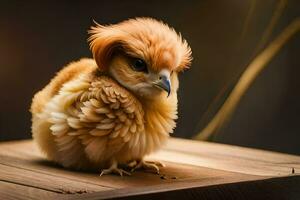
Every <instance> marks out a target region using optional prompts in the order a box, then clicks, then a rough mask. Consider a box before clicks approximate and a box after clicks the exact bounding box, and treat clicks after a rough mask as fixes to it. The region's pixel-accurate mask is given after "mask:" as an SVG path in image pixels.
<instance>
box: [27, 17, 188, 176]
mask: <svg viewBox="0 0 300 200" xmlns="http://www.w3.org/2000/svg"><path fill="white" fill-rule="evenodd" d="M91 34H92V35H91V38H90V41H91V49H92V52H93V55H94V59H87V58H86V59H81V60H79V61H77V62H73V63H71V64H69V65H68V66H66V67H65V68H64V69H62V70H61V71H60V72H59V73H58V74H57V75H56V76H55V77H54V78H53V79H52V80H51V82H50V83H49V84H48V85H47V86H46V87H45V88H44V89H43V90H41V91H40V92H38V93H37V94H36V95H35V96H34V98H33V101H32V106H31V112H32V133H33V138H34V140H35V141H36V142H37V144H38V146H39V147H40V149H41V150H42V151H43V152H44V153H45V154H46V156H47V157H48V159H50V160H53V161H55V162H57V163H60V164H61V165H63V166H64V167H69V168H76V169H96V170H97V169H104V170H102V173H103V174H106V173H111V172H115V173H119V174H121V175H122V174H123V173H126V174H128V172H126V171H124V170H123V169H119V168H118V165H119V164H129V163H130V162H134V161H136V165H135V166H134V167H135V168H138V167H143V166H144V167H150V168H154V169H156V170H158V167H157V164H156V163H151V162H145V161H144V160H143V157H144V156H145V155H147V154H149V153H151V152H153V151H155V150H158V149H159V148H160V147H161V146H162V145H163V144H164V143H165V142H166V140H167V138H168V137H169V133H171V132H172V131H173V129H174V128H175V125H176V123H175V120H176V118H177V89H178V78H177V72H179V71H181V70H183V69H184V68H186V67H187V66H188V65H189V63H190V60H191V56H190V54H191V50H190V48H189V47H188V45H187V43H186V41H185V40H183V39H182V38H181V37H180V36H179V35H177V34H176V32H175V31H174V30H173V29H171V28H169V27H168V26H167V25H165V24H163V23H161V22H158V21H156V20H153V19H149V18H137V19H132V20H127V21H125V22H122V23H119V24H116V25H110V26H101V25H97V26H96V27H92V29H91ZM132 60H134V61H132ZM132 62H137V63H132ZM132 65H134V67H132ZM140 68H141V69H143V71H141V69H140ZM162 78H163V79H162ZM168 84H169V85H168ZM168 89H170V91H169V93H170V96H169V97H167V95H166V94H165V93H164V92H163V90H166V91H167V90H168Z"/></svg>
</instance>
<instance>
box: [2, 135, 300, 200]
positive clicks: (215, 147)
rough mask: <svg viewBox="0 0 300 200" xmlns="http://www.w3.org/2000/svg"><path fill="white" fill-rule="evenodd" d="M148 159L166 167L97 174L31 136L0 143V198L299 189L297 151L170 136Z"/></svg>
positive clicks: (296, 192)
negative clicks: (54, 157) (43, 148)
mask: <svg viewBox="0 0 300 200" xmlns="http://www.w3.org/2000/svg"><path fill="white" fill-rule="evenodd" d="M148 159H151V160H153V159H154V160H156V159H157V160H163V161H164V162H165V164H167V167H165V168H162V169H161V174H160V175H157V174H153V173H151V172H149V171H148V172H147V171H137V172H135V173H133V175H132V176H125V177H119V176H115V175H107V176H103V177H99V172H79V171H71V170H67V169H64V168H62V167H60V166H58V165H56V164H54V163H52V162H49V161H47V160H45V159H44V158H43V155H42V154H41V153H40V152H39V150H38V149H37V148H36V146H35V145H34V143H33V142H32V141H30V140H25V141H13V142H4V143H0V191H1V192H0V199H7V198H6V196H7V197H9V198H12V199H14V198H19V199H29V198H31V197H32V195H33V197H32V198H36V199H38V198H40V197H43V198H42V199H53V197H59V199H81V198H82V199H103V198H137V199H140V198H149V197H153V198H154V197H155V198H160V197H166V198H173V196H174V195H175V194H177V196H178V197H179V196H182V198H183V197H185V199H194V198H193V197H197V198H198V197H201V198H203V199H211V198H210V197H212V196H214V195H213V194H214V193H213V192H212V191H215V192H216V193H220V192H221V193H224V194H222V195H223V196H224V197H226V196H227V197H228V195H233V197H236V195H234V193H236V194H240V193H242V194H243V195H246V196H247V197H249V196H250V195H249V194H247V193H251V190H254V191H255V192H257V193H259V192H265V191H269V190H270V187H271V188H274V189H276V188H277V189H276V192H277V193H278V191H279V192H280V190H282V191H285V190H287V191H289V188H290V190H291V191H290V194H292V195H295V196H297V195H298V196H297V197H299V193H300V191H299V190H297V189H295V188H294V184H296V185H297V184H298V185H299V186H300V176H299V172H300V157H299V156H295V155H288V154H282V153H275V152H269V151H262V150H255V149H250V148H242V147H236V146H230V145H223V144H215V143H208V142H199V141H191V140H183V139H175V138H172V139H171V140H170V141H169V143H168V144H167V145H166V147H165V148H164V149H163V150H162V151H160V152H157V153H156V154H153V155H151V156H149V157H148ZM246 183H247V184H246ZM278 185H280V187H279V186H278ZM14 186H15V187H14ZM247 188H249V190H248V189H247ZM14 190H17V191H14ZM3 191H5V192H3ZM200 191H202V193H201V192H200ZM10 192H11V193H14V192H16V194H10ZM21 193H24V194H26V195H24V196H22V195H21ZM232 193H233V194H232ZM18 194H19V195H18ZM202 194H207V196H205V195H204V196H203V195H202ZM274 194H275V193H274ZM53 195H54V196H53ZM55 195H59V196H55ZM261 196H263V195H261ZM276 196H278V194H276ZM174 197H176V195H175V196H174ZM257 197H258V196H257ZM9 198H8V199H9ZM219 199H222V198H219ZM223 199H226V198H223ZM227 199H228V198H227ZM240 199H243V198H240ZM244 199H247V198H244Z"/></svg>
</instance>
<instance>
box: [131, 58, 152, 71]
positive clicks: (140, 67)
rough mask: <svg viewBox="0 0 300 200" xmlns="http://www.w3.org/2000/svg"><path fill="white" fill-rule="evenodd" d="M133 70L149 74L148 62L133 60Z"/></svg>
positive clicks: (138, 59)
mask: <svg viewBox="0 0 300 200" xmlns="http://www.w3.org/2000/svg"><path fill="white" fill-rule="evenodd" d="M132 68H133V69H134V70H135V71H138V72H148V69H147V64H146V62H145V61H144V60H142V59H140V58H133V59H132Z"/></svg>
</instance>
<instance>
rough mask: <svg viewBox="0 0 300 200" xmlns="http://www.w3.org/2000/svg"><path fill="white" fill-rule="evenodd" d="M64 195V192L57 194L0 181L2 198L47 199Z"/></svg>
mask: <svg viewBox="0 0 300 200" xmlns="http://www.w3.org/2000/svg"><path fill="white" fill-rule="evenodd" d="M62 197H64V195H62V194H56V193H53V192H50V191H46V190H42V189H38V188H34V187H28V186H24V185H19V184H14V183H9V182H5V181H0V199H3V200H22V199H31V200H41V199H43V200H47V199H61V198H62Z"/></svg>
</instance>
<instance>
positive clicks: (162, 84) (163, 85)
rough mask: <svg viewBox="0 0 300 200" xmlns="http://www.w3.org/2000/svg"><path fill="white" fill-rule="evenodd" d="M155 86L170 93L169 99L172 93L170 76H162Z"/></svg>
mask: <svg viewBox="0 0 300 200" xmlns="http://www.w3.org/2000/svg"><path fill="white" fill-rule="evenodd" d="M154 85H155V86H156V87H158V88H160V89H163V90H164V91H166V92H167V93H168V97H169V95H170V93H171V82H170V78H169V77H168V76H166V75H161V76H160V77H159V80H158V81H157V82H155V83H154Z"/></svg>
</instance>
